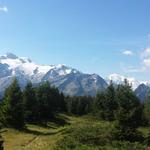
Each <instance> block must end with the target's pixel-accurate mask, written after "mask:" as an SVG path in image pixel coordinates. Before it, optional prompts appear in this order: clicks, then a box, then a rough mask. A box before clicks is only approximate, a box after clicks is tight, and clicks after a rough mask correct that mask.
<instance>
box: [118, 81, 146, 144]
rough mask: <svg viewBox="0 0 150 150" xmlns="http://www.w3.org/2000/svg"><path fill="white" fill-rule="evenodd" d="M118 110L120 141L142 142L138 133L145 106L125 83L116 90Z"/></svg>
mask: <svg viewBox="0 0 150 150" xmlns="http://www.w3.org/2000/svg"><path fill="white" fill-rule="evenodd" d="M116 98H117V102H118V110H117V112H116V120H117V124H116V131H117V134H116V137H117V139H118V140H128V141H131V142H135V141H139V140H142V139H143V137H142V136H141V134H140V133H139V132H138V131H137V128H138V127H139V126H140V125H141V123H142V119H143V106H142V104H141V103H140V101H139V99H138V98H137V97H136V95H135V94H134V92H133V91H132V89H131V86H130V85H129V84H128V83H127V81H125V84H124V85H119V86H118V88H117V90H116Z"/></svg>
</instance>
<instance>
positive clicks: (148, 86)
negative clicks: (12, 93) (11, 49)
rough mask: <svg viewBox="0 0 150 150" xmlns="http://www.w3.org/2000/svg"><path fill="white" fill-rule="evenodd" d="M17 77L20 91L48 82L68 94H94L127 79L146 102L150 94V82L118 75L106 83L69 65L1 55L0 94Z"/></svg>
mask: <svg viewBox="0 0 150 150" xmlns="http://www.w3.org/2000/svg"><path fill="white" fill-rule="evenodd" d="M14 77H16V78H17V79H18V81H19V84H20V86H21V88H24V87H25V85H26V84H27V82H28V81H31V82H32V83H33V84H35V85H37V84H39V83H41V82H44V81H49V82H50V83H51V84H52V85H54V86H56V87H58V89H59V90H60V91H62V92H63V93H65V94H66V95H92V96H93V95H95V94H96V93H97V92H98V91H102V90H104V89H106V88H107V86H108V84H109V82H110V81H111V80H112V81H113V83H114V84H122V83H123V82H124V80H125V79H127V80H128V81H129V83H130V84H131V85H132V87H133V90H135V93H136V95H137V96H138V97H139V98H140V99H142V100H143V98H145V97H146V95H148V94H149V93H150V83H148V82H146V81H145V82H144V81H138V80H136V79H135V78H131V77H125V76H122V75H119V74H111V75H110V76H109V77H108V78H107V80H104V79H103V78H101V77H100V76H99V75H97V74H84V73H82V72H80V71H78V70H76V69H73V68H71V67H67V66H66V65H38V64H36V63H35V62H33V61H32V60H31V59H29V58H25V57H18V56H16V55H14V54H12V53H7V54H6V55H3V56H0V94H2V93H4V90H5V89H6V88H7V87H8V86H9V85H10V84H11V82H12V80H13V78H14Z"/></svg>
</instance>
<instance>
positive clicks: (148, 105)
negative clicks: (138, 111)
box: [144, 96, 150, 122]
mask: <svg viewBox="0 0 150 150" xmlns="http://www.w3.org/2000/svg"><path fill="white" fill-rule="evenodd" d="M144 114H145V117H146V119H147V121H148V122H150V96H148V98H147V99H146V101H145V104H144Z"/></svg>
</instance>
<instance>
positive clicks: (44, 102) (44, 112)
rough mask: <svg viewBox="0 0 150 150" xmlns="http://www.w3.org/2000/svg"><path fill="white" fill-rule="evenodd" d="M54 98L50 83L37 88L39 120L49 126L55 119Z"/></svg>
mask: <svg viewBox="0 0 150 150" xmlns="http://www.w3.org/2000/svg"><path fill="white" fill-rule="evenodd" d="M53 98H54V97H52V94H51V87H50V84H49V82H45V83H43V84H41V85H40V86H39V87H38V88H37V90H36V99H37V101H38V119H39V121H40V122H41V121H42V122H43V123H44V124H47V121H48V120H49V119H50V118H51V117H53V108H54V102H53Z"/></svg>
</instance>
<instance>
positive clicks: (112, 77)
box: [107, 73, 149, 90]
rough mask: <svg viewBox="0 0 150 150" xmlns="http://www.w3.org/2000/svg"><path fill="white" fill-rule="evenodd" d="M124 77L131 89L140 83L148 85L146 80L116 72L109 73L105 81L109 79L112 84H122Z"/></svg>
mask: <svg viewBox="0 0 150 150" xmlns="http://www.w3.org/2000/svg"><path fill="white" fill-rule="evenodd" d="M125 79H127V80H128V82H129V84H130V85H131V86H132V88H133V90H135V89H136V88H138V86H139V85H141V84H144V85H149V83H148V82H147V81H138V80H136V79H135V78H132V77H127V76H123V75H120V74H116V73H113V74H111V75H109V77H108V79H107V82H108V83H109V82H110V81H112V82H113V83H114V84H117V85H118V84H123V83H124V80H125Z"/></svg>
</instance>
